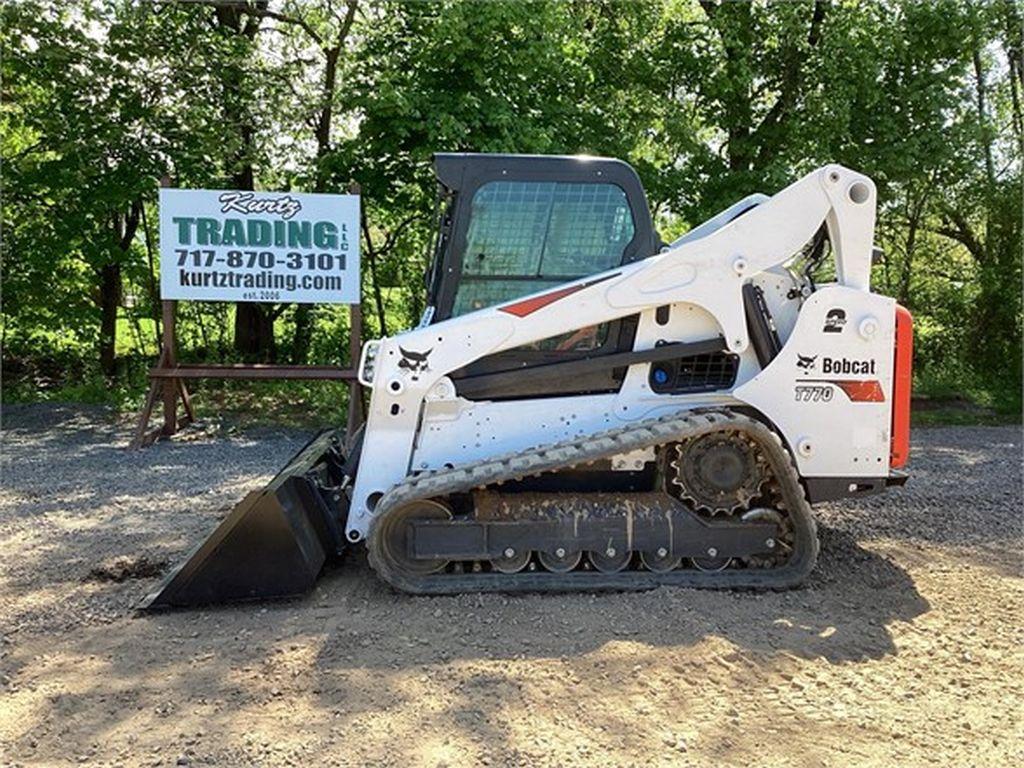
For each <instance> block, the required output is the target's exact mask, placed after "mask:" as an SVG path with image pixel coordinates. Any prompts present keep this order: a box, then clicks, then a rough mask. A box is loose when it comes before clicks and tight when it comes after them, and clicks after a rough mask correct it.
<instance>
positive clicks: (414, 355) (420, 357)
mask: <svg viewBox="0 0 1024 768" xmlns="http://www.w3.org/2000/svg"><path fill="white" fill-rule="evenodd" d="M398 351H399V352H401V353H402V359H401V360H399V361H398V367H399V368H401V369H403V370H405V371H408V372H409V374H410V378H411V379H412V380H413V381H419V378H420V374H421V373H426V372H427V371H429V370H430V366H429V365H428V364H427V358H428V357H430V353H431V352H433V351H434V348H433V347H431V348H430V349H428V350H427V351H426V352H413V351H411V350H408V349H403V348H402V347H399V348H398Z"/></svg>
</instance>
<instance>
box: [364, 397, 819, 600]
mask: <svg viewBox="0 0 1024 768" xmlns="http://www.w3.org/2000/svg"><path fill="white" fill-rule="evenodd" d="M720 430H731V431H740V432H742V433H744V434H746V435H747V436H748V437H750V438H751V439H753V440H754V441H755V442H756V443H757V444H758V446H759V447H760V449H761V450H762V451H763V452H764V455H765V456H766V457H767V459H768V465H769V468H770V469H771V474H772V476H773V480H774V482H775V483H776V484H777V485H778V487H779V489H780V492H781V497H782V500H783V506H784V508H785V511H786V514H787V515H788V516H789V519H790V521H791V524H792V526H793V544H794V547H793V554H792V555H791V557H790V559H789V560H788V561H787V562H786V564H785V565H782V566H778V567H775V568H745V569H732V568H727V569H725V570H723V571H719V572H717V573H705V572H701V571H698V570H696V569H691V570H685V569H678V570H675V571H670V572H668V573H653V572H651V571H645V570H636V571H632V570H626V571H621V572H619V573H614V574H603V573H600V572H598V571H585V570H576V571H572V572H570V573H551V572H548V571H529V570H524V571H521V572H519V573H514V574H504V573H496V572H487V573H446V572H440V573H435V574H429V575H422V574H411V573H409V572H408V571H405V570H402V569H400V568H398V567H393V564H392V563H391V562H390V560H389V558H388V557H387V556H386V554H385V553H386V550H385V548H384V547H383V546H381V544H380V542H379V540H378V536H377V535H376V533H377V531H379V530H381V528H382V527H383V526H381V521H382V520H384V519H385V518H386V516H387V515H388V514H389V513H390V512H392V511H394V510H396V509H398V508H399V507H401V506H404V505H405V504H407V503H409V502H411V501H417V500H425V499H431V498H434V497H439V496H445V495H448V494H451V493H458V492H465V491H470V490H472V489H474V488H481V487H484V486H488V485H493V484H495V483H501V482H504V481H509V480H520V479H522V478H524V477H529V476H533V475H539V474H541V473H544V472H554V471H558V470H563V469H568V468H571V467H573V466H578V465H581V464H585V463H588V462H591V461H594V460H597V459H606V458H609V457H611V456H614V455H616V454H619V453H626V452H627V451H633V450H636V449H639V448H647V447H649V446H655V445H661V444H664V443H669V442H676V441H680V440H685V439H688V438H691V437H699V436H701V435H705V434H708V433H710V432H717V431H720ZM818 546H819V545H818V537H817V531H816V528H815V524H814V518H813V517H812V515H811V507H810V504H808V502H807V499H806V497H805V495H804V491H803V487H802V486H801V485H800V482H799V478H798V475H797V472H796V467H795V466H794V464H793V462H792V459H791V457H790V455H789V453H788V452H787V451H786V450H785V448H784V447H783V445H782V441H781V440H780V439H779V437H778V436H777V435H776V434H775V433H774V432H772V431H771V430H769V429H768V428H767V427H766V426H764V425H763V424H761V423H760V422H758V421H755V420H754V419H751V418H750V417H748V416H745V415H742V414H738V413H733V412H731V411H727V410H712V411H699V412H698V411H692V412H688V413H687V414H685V415H678V414H676V415H672V416H664V417H661V418H657V419H649V420H645V421H641V422H637V423H634V424H631V425H628V426H626V427H621V428H618V429H611V430H607V431H605V432H600V433H598V434H596V435H591V436H587V437H580V438H579V439H577V440H567V441H565V442H561V443H556V444H553V445H549V446H542V447H539V448H534V449H531V450H527V451H523V452H521V453H514V454H508V455H505V456H501V457H498V458H494V459H485V460H483V461H480V462H477V463H475V464H467V465H463V466H459V467H455V468H454V469H444V470H436V471H432V472H426V473H422V474H419V475H414V476H411V477H409V478H408V479H406V480H405V481H403V482H401V483H399V484H397V485H395V486H394V487H393V488H392V489H391V490H389V491H388V492H387V493H386V494H385V495H384V497H383V498H381V500H380V501H379V502H378V505H377V514H376V515H375V519H374V523H373V525H372V527H371V528H370V532H369V537H368V549H369V560H370V565H371V566H372V567H373V569H374V570H375V571H376V572H377V574H378V575H379V576H380V577H381V578H382V579H384V580H385V581H387V582H388V583H389V584H391V585H392V586H394V587H396V588H397V589H400V590H402V591H404V592H411V593H415V594H435V595H439V594H458V593H462V592H566V591H579V590H585V591H590V590H606V589H607V590H640V589H652V588H655V587H658V586H661V585H671V586H680V587H696V588H705V589H707V588H711V589H715V588H718V589H790V588H793V587H796V586H798V585H799V584H800V583H801V582H802V581H803V580H804V578H806V576H807V575H808V574H809V573H810V572H811V570H812V569H813V568H814V564H815V562H816V561H817V558H818Z"/></svg>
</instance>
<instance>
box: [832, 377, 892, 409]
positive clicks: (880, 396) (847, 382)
mask: <svg viewBox="0 0 1024 768" xmlns="http://www.w3.org/2000/svg"><path fill="white" fill-rule="evenodd" d="M832 383H833V384H835V385H836V386H837V387H839V388H840V389H841V390H843V392H845V393H846V396H847V397H848V398H850V400H851V401H852V402H854V403H884V402H885V393H884V392H883V391H882V384H881V382H879V381H878V380H877V379H871V380H870V381H853V380H851V379H841V380H838V381H833V382H832Z"/></svg>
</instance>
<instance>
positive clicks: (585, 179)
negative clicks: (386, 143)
mask: <svg viewBox="0 0 1024 768" xmlns="http://www.w3.org/2000/svg"><path fill="white" fill-rule="evenodd" d="M434 166H435V170H436V173H437V178H438V182H439V192H440V199H441V210H440V214H439V219H440V221H439V227H438V237H437V243H436V247H435V251H434V255H433V261H432V264H431V268H430V271H429V273H428V276H427V280H428V286H427V304H428V310H427V314H426V315H425V317H424V320H425V322H426V323H436V322H439V321H442V320H447V319H449V318H452V317H458V316H460V315H464V314H466V313H468V312H473V311H476V310H480V309H485V308H487V307H491V306H495V305H498V304H504V303H507V302H509V301H512V300H514V299H517V298H520V297H522V296H526V295H529V294H532V293H538V292H541V291H545V290H548V289H550V288H554V287H556V286H558V285H562V284H564V283H567V282H572V281H574V280H579V279H582V278H585V277H589V276H590V275H594V274H597V273H599V272H604V271H606V270H609V269H613V268H615V267H617V266H620V265H622V264H628V263H630V262H633V261H637V260H640V259H644V258H647V257H648V256H651V255H653V254H655V253H657V252H658V250H659V248H660V247H661V245H662V243H661V238H660V237H659V236H658V233H657V232H656V231H655V229H654V224H653V222H652V221H651V213H650V209H649V208H648V205H647V197H646V195H645V194H644V189H643V185H642V184H641V183H640V178H639V177H638V176H637V174H636V171H634V170H633V168H632V167H630V166H629V165H628V164H627V163H624V162H622V161H621V160H614V159H610V158H602V157H586V156H557V155H494V154H473V153H443V154H436V155H434ZM635 332H636V317H635V316H632V317H627V318H622V319H620V320H615V321H612V322H609V323H602V324H600V325H597V326H590V327H587V328H581V329H578V330H576V331H573V332H571V333H568V334H562V335H559V336H553V337H551V338H548V339H543V340H541V341H539V342H536V343H534V344H531V345H528V346H526V347H520V348H518V349H514V350H509V351H507V352H502V353H499V354H496V355H491V356H489V357H486V358H483V359H481V360H479V361H477V362H475V363H473V364H472V365H471V366H468V367H467V368H465V369H463V370H462V371H458V372H456V373H455V374H454V375H453V378H454V379H455V380H456V386H458V385H457V381H458V379H459V378H462V376H463V375H465V376H473V375H478V374H481V373H494V372H498V371H507V370H515V369H519V368H523V367H529V366H534V365H545V364H548V363H554V362H562V361H565V360H571V359H576V358H580V357H593V356H596V355H604V354H611V353H613V352H618V351H625V350H631V349H632V348H633V338H634V335H635ZM600 378H601V380H600V381H597V380H596V379H595V380H594V381H590V382H587V381H582V382H580V381H576V382H569V383H563V384H562V385H552V386H554V389H552V388H551V387H546V388H545V389H544V392H543V393H544V394H578V393H581V392H597V391H608V389H609V388H611V389H614V388H615V386H616V382H614V381H612V380H610V379H609V377H608V375H605V376H603V377H600ZM606 379H608V380H606ZM567 385H568V388H566V386H567ZM502 394H503V393H501V392H494V393H490V396H491V397H501V396H502ZM522 394H523V393H520V394H519V396H522ZM535 394H542V393H541V392H536V393H535Z"/></svg>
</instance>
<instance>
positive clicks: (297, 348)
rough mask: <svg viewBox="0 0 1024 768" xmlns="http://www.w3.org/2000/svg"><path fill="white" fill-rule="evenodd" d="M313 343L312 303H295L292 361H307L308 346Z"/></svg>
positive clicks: (298, 363) (300, 362)
mask: <svg viewBox="0 0 1024 768" xmlns="http://www.w3.org/2000/svg"><path fill="white" fill-rule="evenodd" d="M312 343H313V305H312V304H296V305H295V336H294V337H293V338H292V363H294V364H295V365H305V364H306V363H307V362H309V348H310V345H311V344H312Z"/></svg>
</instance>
